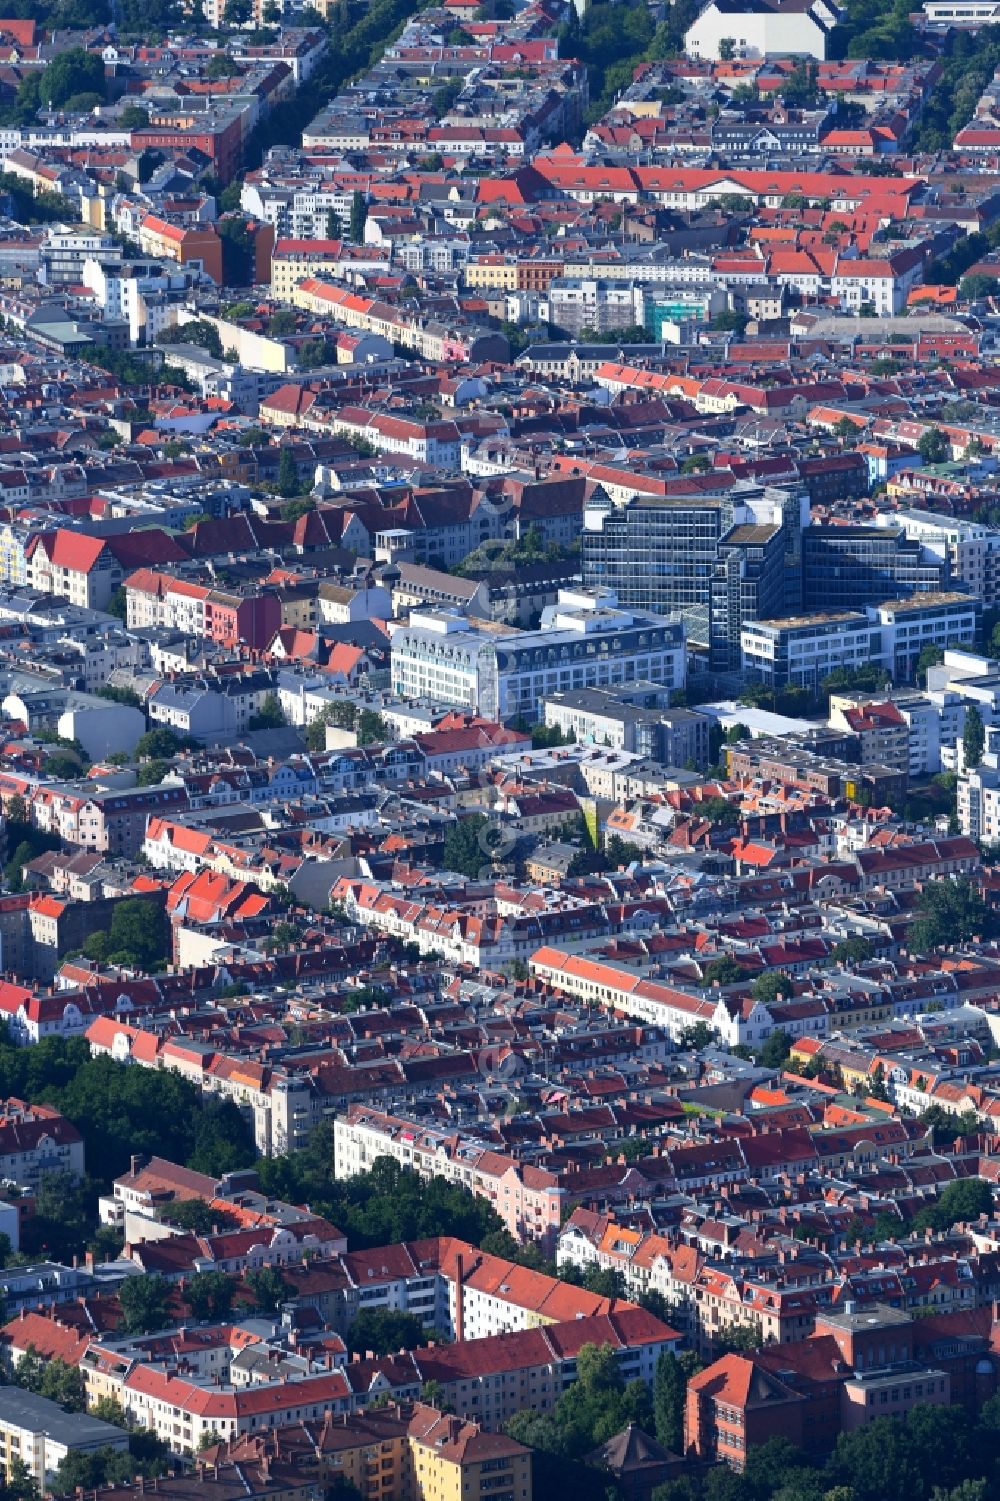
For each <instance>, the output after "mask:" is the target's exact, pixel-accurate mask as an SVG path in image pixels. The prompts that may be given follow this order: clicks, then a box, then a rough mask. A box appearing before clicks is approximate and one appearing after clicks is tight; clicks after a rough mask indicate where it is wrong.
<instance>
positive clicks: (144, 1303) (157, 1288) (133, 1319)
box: [118, 1273, 168, 1334]
mask: <svg viewBox="0 0 1000 1501" xmlns="http://www.w3.org/2000/svg"><path fill="white" fill-rule="evenodd" d="M167 1291H168V1289H167V1284H166V1282H164V1280H163V1278H162V1277H157V1276H154V1275H152V1274H149V1273H144V1274H142V1275H141V1276H139V1277H126V1278H125V1281H124V1282H123V1283H122V1284H121V1286H120V1287H119V1289H118V1302H119V1303H120V1305H121V1310H122V1317H123V1318H124V1320H125V1328H126V1330H127V1331H128V1333H129V1334H151V1333H152V1331H153V1330H154V1329H163V1328H164V1327H165V1326H166V1324H167V1323H168V1317H167Z"/></svg>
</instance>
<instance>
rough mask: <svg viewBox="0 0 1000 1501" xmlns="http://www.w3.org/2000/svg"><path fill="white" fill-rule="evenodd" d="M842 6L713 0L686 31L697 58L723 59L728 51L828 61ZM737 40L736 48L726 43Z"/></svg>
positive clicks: (818, 1)
mask: <svg viewBox="0 0 1000 1501" xmlns="http://www.w3.org/2000/svg"><path fill="white" fill-rule="evenodd" d="M838 14H839V9H838V7H837V6H836V4H835V3H834V0H813V3H812V4H809V3H805V4H801V3H800V4H797V5H796V4H795V3H794V0H792V3H790V4H789V3H786V4H781V3H780V0H778V3H775V4H770V5H763V4H758V5H751V4H748V3H747V0H709V4H708V5H706V6H705V8H704V10H703V11H702V12H701V14H700V15H699V17H698V19H697V20H696V21H695V22H694V24H693V25H692V26H690V27H689V28H688V30H687V32H686V33H685V36H684V50H685V52H686V53H688V55H689V56H691V57H700V58H710V59H712V60H713V61H714V62H718V61H719V60H720V59H721V57H722V55H723V52H724V51H725V52H727V53H730V55H731V56H734V57H769V56H771V57H775V56H779V55H788V54H793V55H796V56H800V57H814V58H816V59H817V60H818V61H820V62H822V61H823V59H824V58H825V57H826V49H827V43H828V41H829V37H830V33H831V31H832V30H833V28H834V26H835V24H836V22H837V17H838ZM727 43H728V44H731V48H732V50H731V52H730V47H729V46H727V45H725V44H727Z"/></svg>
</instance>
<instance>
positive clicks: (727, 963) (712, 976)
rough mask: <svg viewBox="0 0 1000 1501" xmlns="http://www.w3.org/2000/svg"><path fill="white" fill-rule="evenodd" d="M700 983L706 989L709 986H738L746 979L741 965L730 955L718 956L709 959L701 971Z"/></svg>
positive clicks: (745, 973)
mask: <svg viewBox="0 0 1000 1501" xmlns="http://www.w3.org/2000/svg"><path fill="white" fill-rule="evenodd" d="M701 973H702V981H701V983H702V984H703V985H704V986H705V988H706V989H707V988H708V987H709V986H711V985H738V984H739V983H740V981H741V980H745V979H746V978H747V972H746V970H745V969H744V968H743V965H742V964H739V963H737V961H736V960H735V959H734V958H733V956H732V954H720V955H719V957H718V959H709V961H708V963H707V964H706V965H705V966H704V968H703V969H702V972H701Z"/></svg>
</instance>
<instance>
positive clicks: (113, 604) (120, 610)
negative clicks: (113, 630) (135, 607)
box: [108, 584, 128, 620]
mask: <svg viewBox="0 0 1000 1501" xmlns="http://www.w3.org/2000/svg"><path fill="white" fill-rule="evenodd" d="M127 612H128V596H127V595H126V593H125V588H124V586H123V585H121V584H119V586H118V588H117V589H116V590H115V592H114V594H112V596H111V598H110V599H109V600H108V614H109V615H116V616H117V617H118V619H119V620H124V619H125V617H126V614H127Z"/></svg>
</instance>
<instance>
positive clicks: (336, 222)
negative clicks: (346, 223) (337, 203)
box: [326, 208, 344, 240]
mask: <svg viewBox="0 0 1000 1501" xmlns="http://www.w3.org/2000/svg"><path fill="white" fill-rule="evenodd" d="M343 233H344V227H343V225H342V224H341V222H340V215H339V214H338V213H337V211H336V209H332V208H331V209H327V213H326V237H327V239H328V240H339V239H340V238H341V236H342V235H343Z"/></svg>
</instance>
